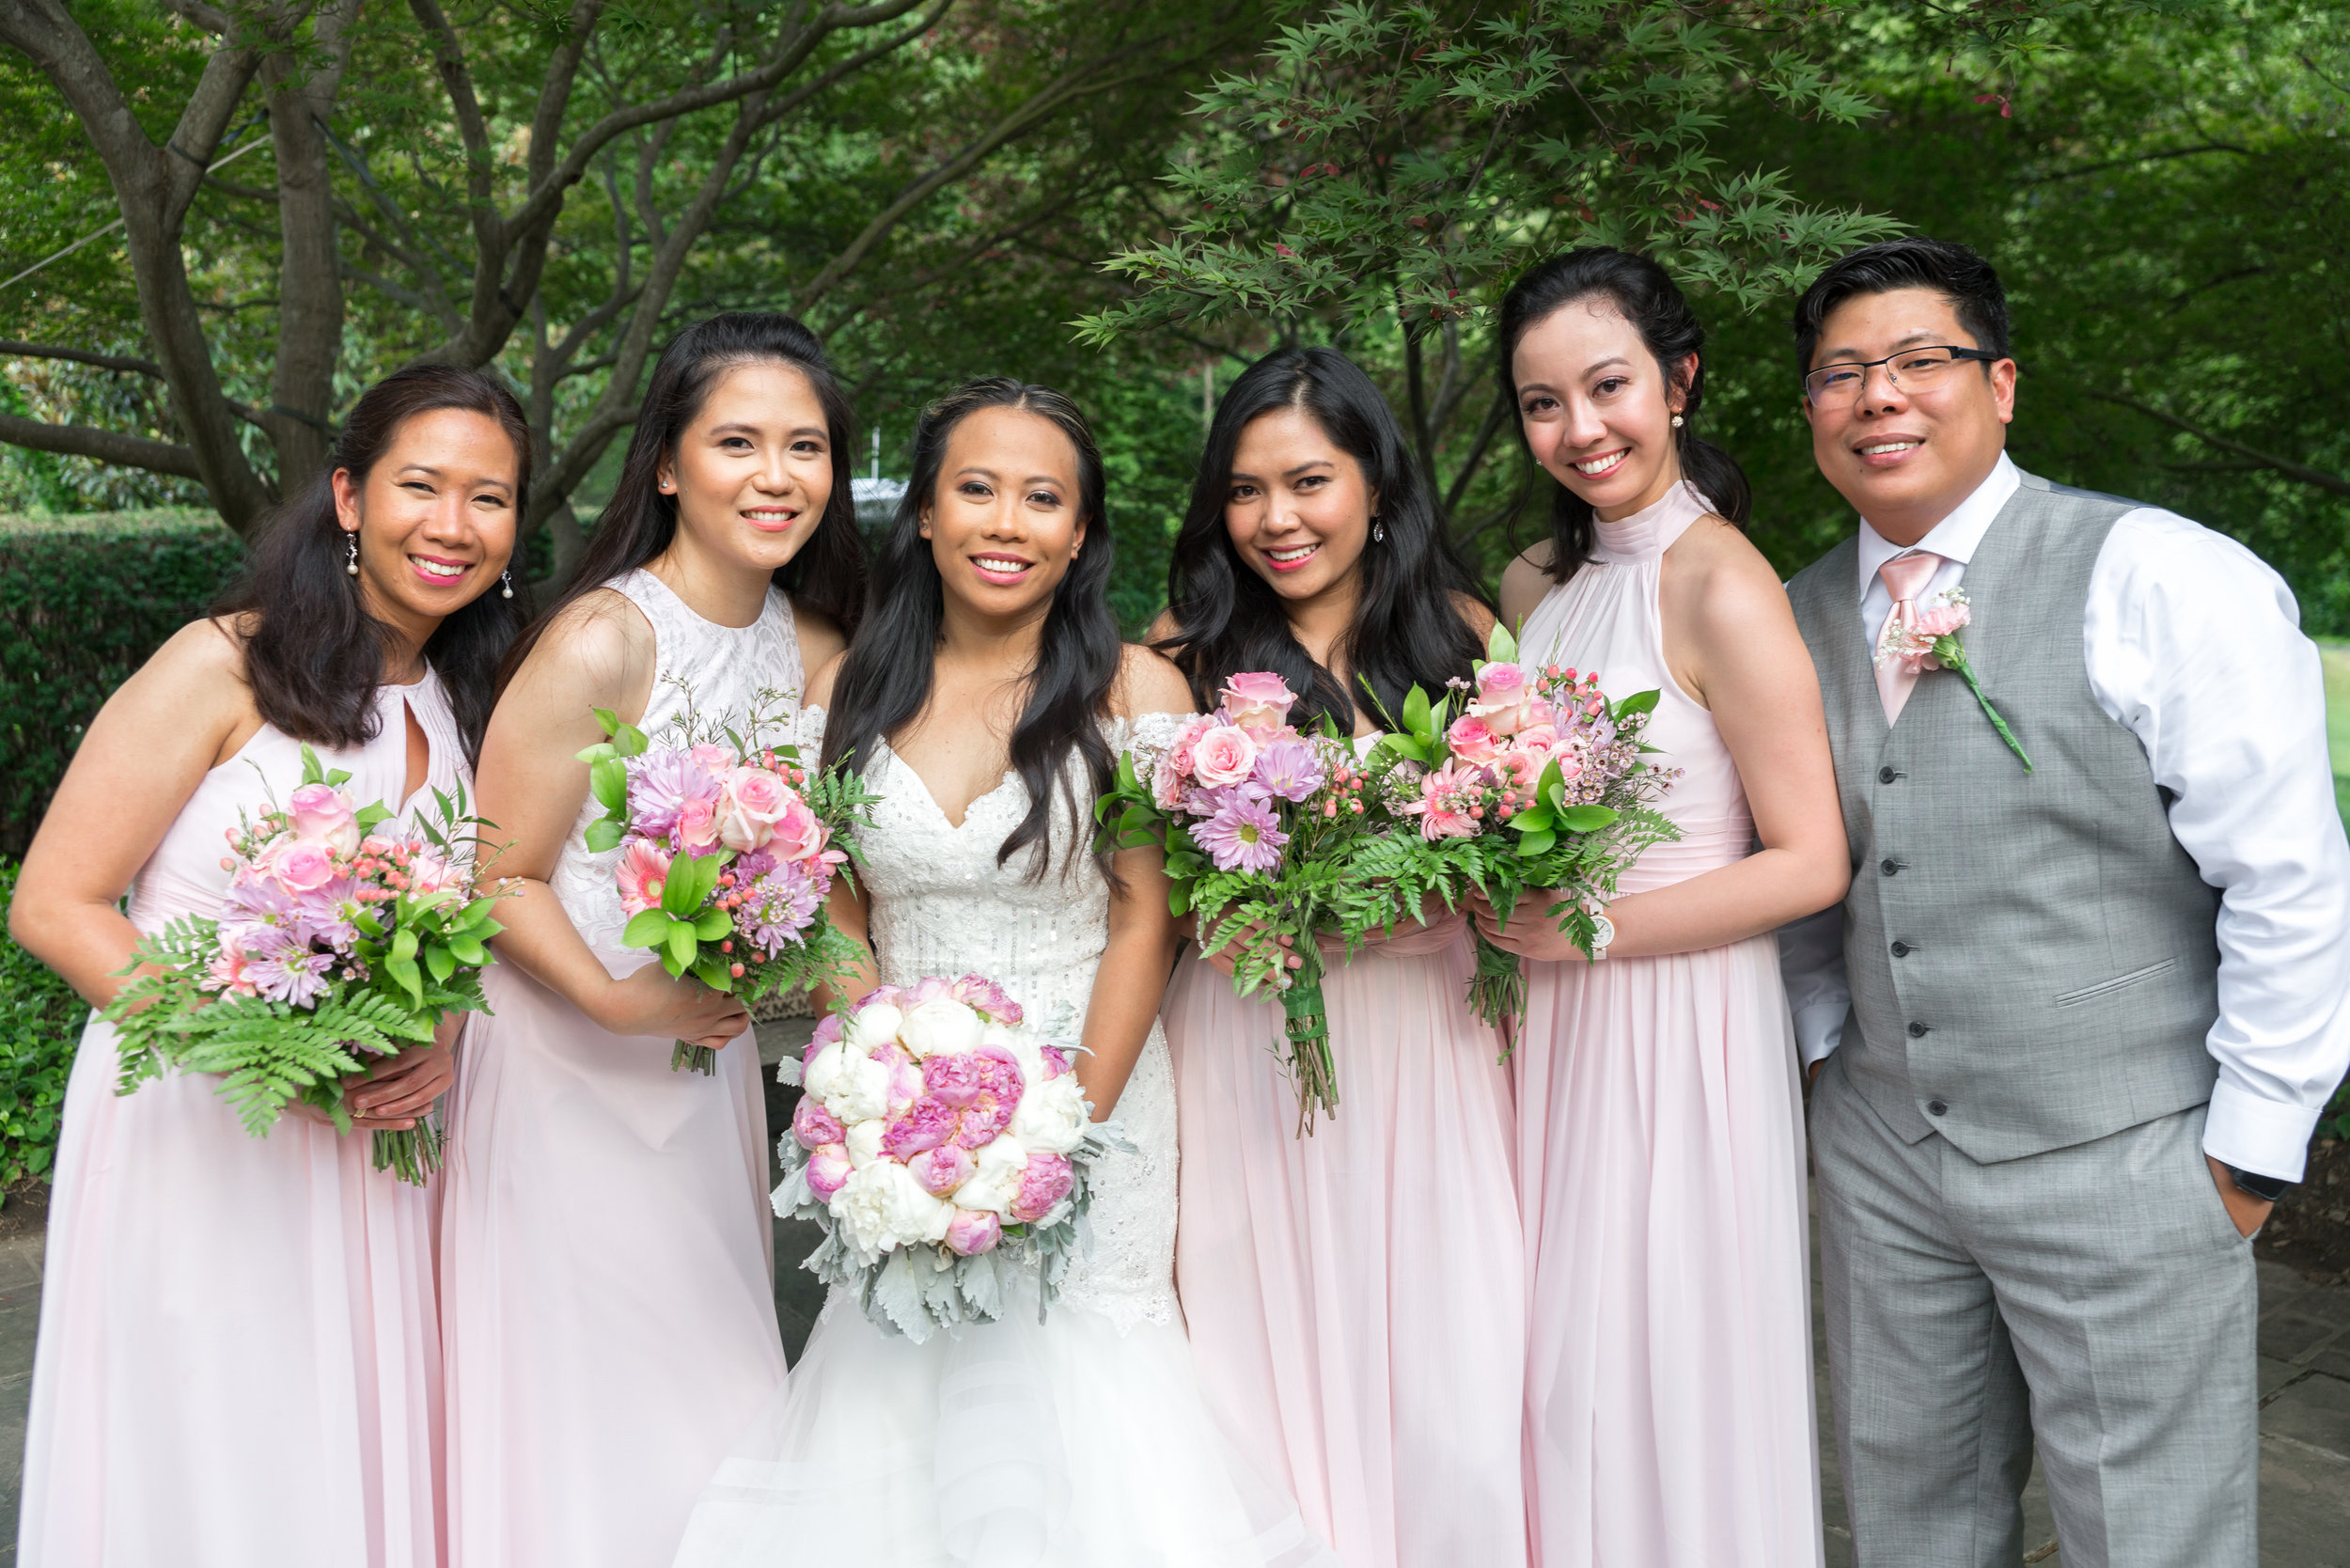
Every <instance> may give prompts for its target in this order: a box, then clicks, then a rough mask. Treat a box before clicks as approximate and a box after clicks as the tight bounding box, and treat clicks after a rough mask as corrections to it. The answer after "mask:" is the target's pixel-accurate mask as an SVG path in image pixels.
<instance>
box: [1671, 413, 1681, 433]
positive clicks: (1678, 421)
mask: <svg viewBox="0 0 2350 1568" xmlns="http://www.w3.org/2000/svg"><path fill="white" fill-rule="evenodd" d="M1680 428H1681V416H1680V415H1678V414H1676V415H1674V416H1673V429H1675V430H1679V429H1680Z"/></svg>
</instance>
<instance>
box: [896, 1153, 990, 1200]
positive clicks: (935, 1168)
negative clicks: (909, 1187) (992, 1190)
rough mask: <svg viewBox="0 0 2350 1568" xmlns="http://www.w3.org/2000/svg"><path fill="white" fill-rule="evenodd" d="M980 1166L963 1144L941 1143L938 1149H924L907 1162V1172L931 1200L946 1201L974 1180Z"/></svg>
mask: <svg viewBox="0 0 2350 1568" xmlns="http://www.w3.org/2000/svg"><path fill="white" fill-rule="evenodd" d="M978 1168H979V1162H978V1161H977V1160H974V1159H973V1158H972V1157H971V1151H970V1150H968V1149H965V1148H964V1147H963V1146H962V1145H960V1144H955V1143H942V1144H940V1145H939V1146H938V1147H937V1148H935V1149H925V1150H923V1151H922V1152H920V1153H918V1154H917V1155H915V1156H914V1157H913V1158H912V1159H910V1160H908V1161H906V1169H908V1170H910V1171H912V1172H913V1173H914V1179H915V1180H916V1181H917V1182H918V1183H920V1184H921V1186H922V1190H923V1191H924V1192H927V1193H929V1194H930V1195H931V1196H932V1198H944V1197H946V1196H947V1195H948V1193H950V1192H953V1191H954V1190H955V1189H956V1188H957V1187H959V1186H961V1185H963V1184H964V1183H965V1182H967V1181H969V1180H970V1179H971V1173H972V1172H973V1171H974V1170H977V1169H978Z"/></svg>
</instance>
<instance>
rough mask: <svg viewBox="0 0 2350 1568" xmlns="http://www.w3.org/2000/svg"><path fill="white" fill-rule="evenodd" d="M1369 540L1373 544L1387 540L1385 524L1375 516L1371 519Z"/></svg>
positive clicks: (1383, 542)
mask: <svg viewBox="0 0 2350 1568" xmlns="http://www.w3.org/2000/svg"><path fill="white" fill-rule="evenodd" d="M1371 542H1372V543H1373V544H1385V543H1387V525H1386V524H1385V523H1382V522H1380V521H1379V519H1377V518H1375V517H1374V518H1372V519H1371Z"/></svg>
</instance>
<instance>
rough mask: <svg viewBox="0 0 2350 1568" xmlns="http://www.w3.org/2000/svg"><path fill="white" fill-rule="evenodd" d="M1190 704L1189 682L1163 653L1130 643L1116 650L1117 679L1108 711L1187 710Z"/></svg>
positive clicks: (1129, 714)
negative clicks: (1117, 660) (1120, 649)
mask: <svg viewBox="0 0 2350 1568" xmlns="http://www.w3.org/2000/svg"><path fill="white" fill-rule="evenodd" d="M1194 706H1195V705H1194V703H1193V702H1192V699H1191V682H1188V681H1185V680H1184V679H1183V671H1182V670H1180V669H1177V668H1176V667H1175V663H1174V661H1173V660H1171V659H1169V658H1168V657H1167V655H1166V654H1164V653H1161V652H1159V651H1156V650H1155V649H1150V648H1145V647H1143V646H1142V645H1141V644H1139V643H1131V642H1130V643H1128V644H1127V645H1126V646H1125V648H1124V649H1123V650H1122V651H1120V658H1119V665H1118V680H1117V682H1116V683H1115V684H1114V685H1112V686H1111V688H1110V711H1111V712H1113V713H1116V714H1117V715H1118V716H1119V717H1120V718H1128V719H1131V718H1138V717H1140V716H1141V715H1142V714H1144V713H1190V712H1192V710H1193V708H1194Z"/></svg>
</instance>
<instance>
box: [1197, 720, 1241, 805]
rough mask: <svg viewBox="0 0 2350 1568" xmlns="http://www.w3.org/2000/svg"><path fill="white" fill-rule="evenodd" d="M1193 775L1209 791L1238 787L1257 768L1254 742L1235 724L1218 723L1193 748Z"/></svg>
mask: <svg viewBox="0 0 2350 1568" xmlns="http://www.w3.org/2000/svg"><path fill="white" fill-rule="evenodd" d="M1191 755H1192V774H1193V776H1195V777H1197V778H1198V779H1199V782H1200V783H1202V784H1205V785H1207V786H1208V787H1209V788H1210V789H1216V788H1220V787H1222V786H1223V785H1226V784H1237V783H1239V782H1240V781H1241V780H1242V779H1244V778H1246V777H1247V776H1248V775H1249V772H1250V770H1252V769H1253V768H1255V767H1256V765H1257V743H1256V741H1255V740H1253V739H1252V738H1250V736H1249V733H1248V731H1247V730H1246V729H1242V728H1240V726H1238V725H1236V724H1219V725H1217V726H1215V727H1214V729H1210V730H1209V731H1208V732H1207V733H1205V734H1203V735H1201V736H1200V737H1199V744H1197V745H1194V746H1193V747H1192V752H1191Z"/></svg>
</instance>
